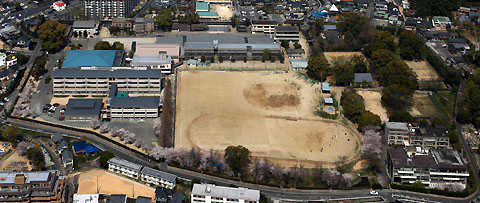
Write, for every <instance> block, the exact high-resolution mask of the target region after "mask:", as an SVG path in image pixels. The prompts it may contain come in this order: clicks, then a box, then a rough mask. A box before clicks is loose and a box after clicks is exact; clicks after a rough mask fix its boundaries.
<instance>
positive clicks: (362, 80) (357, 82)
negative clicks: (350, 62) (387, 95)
mask: <svg viewBox="0 0 480 203" xmlns="http://www.w3.org/2000/svg"><path fill="white" fill-rule="evenodd" d="M372 85H373V78H372V74H371V73H355V78H354V79H353V86H354V87H371V86H372Z"/></svg>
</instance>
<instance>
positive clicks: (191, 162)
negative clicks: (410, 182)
mask: <svg viewBox="0 0 480 203" xmlns="http://www.w3.org/2000/svg"><path fill="white" fill-rule="evenodd" d="M150 155H151V156H152V157H154V158H156V159H158V160H161V161H165V162H167V163H171V164H176V165H180V166H182V167H186V168H191V169H196V170H201V171H202V172H205V173H211V174H216V175H223V176H229V177H239V178H241V179H242V180H251V181H254V182H256V183H257V184H258V183H263V184H276V185H285V186H291V187H296V186H297V184H298V183H305V182H306V181H307V178H306V177H307V176H310V177H311V181H312V182H313V183H312V184H313V185H315V186H317V187H318V186H327V187H331V188H337V187H339V188H343V187H352V185H353V181H354V176H353V175H352V174H350V173H345V172H342V171H338V170H326V171H323V170H322V169H320V168H318V167H316V168H315V169H305V168H303V167H301V166H300V167H282V166H279V165H275V164H273V163H271V162H270V161H269V160H268V159H263V160H262V159H252V157H251V156H250V151H249V150H248V149H247V148H245V147H243V146H229V147H227V148H226V149H225V153H224V157H223V159H222V157H221V156H220V154H219V153H217V152H215V151H213V150H210V151H209V152H203V151H200V150H199V149H195V148H192V149H190V150H187V149H183V148H181V149H173V148H164V147H160V146H156V147H155V148H153V149H152V151H151V152H150Z"/></svg>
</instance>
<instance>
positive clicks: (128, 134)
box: [123, 131, 137, 144]
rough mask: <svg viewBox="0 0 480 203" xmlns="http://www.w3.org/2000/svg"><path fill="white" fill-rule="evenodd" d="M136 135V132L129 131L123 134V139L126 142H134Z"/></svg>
mask: <svg viewBox="0 0 480 203" xmlns="http://www.w3.org/2000/svg"><path fill="white" fill-rule="evenodd" d="M135 136H137V135H136V134H135V133H133V132H130V131H127V132H126V133H124V134H123V139H124V140H125V143H127V144H132V143H134V142H135Z"/></svg>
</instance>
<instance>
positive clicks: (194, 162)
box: [187, 147, 201, 168]
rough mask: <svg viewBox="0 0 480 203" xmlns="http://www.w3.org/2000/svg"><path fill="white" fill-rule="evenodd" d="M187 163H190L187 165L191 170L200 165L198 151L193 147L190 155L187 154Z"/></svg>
mask: <svg viewBox="0 0 480 203" xmlns="http://www.w3.org/2000/svg"><path fill="white" fill-rule="evenodd" d="M188 156H189V161H190V163H188V164H187V165H188V167H192V168H197V167H198V166H199V165H200V162H201V153H200V149H196V148H194V147H192V148H191V149H190V153H189V155H188Z"/></svg>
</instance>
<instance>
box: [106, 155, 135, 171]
mask: <svg viewBox="0 0 480 203" xmlns="http://www.w3.org/2000/svg"><path fill="white" fill-rule="evenodd" d="M108 163H109V164H114V165H117V166H122V167H125V168H129V169H131V170H134V171H140V168H142V166H141V165H138V164H134V163H132V162H129V161H127V160H124V159H119V158H116V157H113V158H111V159H110V160H108Z"/></svg>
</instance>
